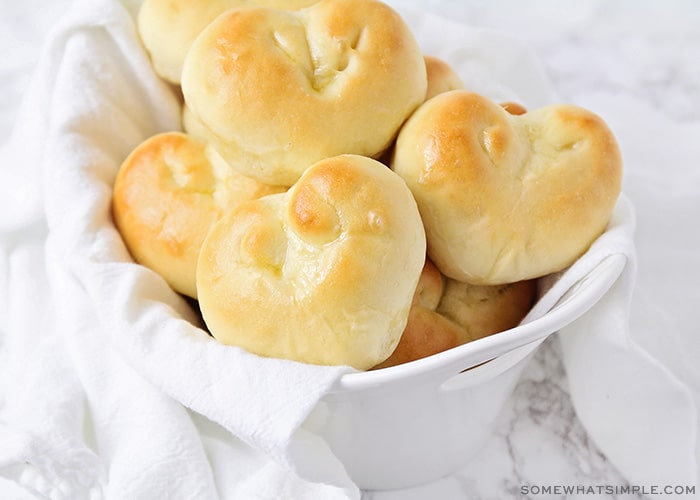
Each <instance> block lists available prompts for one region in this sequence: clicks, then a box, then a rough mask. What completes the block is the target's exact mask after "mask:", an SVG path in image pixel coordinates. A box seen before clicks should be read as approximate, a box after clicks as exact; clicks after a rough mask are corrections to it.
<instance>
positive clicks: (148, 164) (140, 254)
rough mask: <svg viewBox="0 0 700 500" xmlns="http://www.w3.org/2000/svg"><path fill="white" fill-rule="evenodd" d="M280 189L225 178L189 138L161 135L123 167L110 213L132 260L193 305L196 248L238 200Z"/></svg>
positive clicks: (223, 168) (229, 174)
mask: <svg viewBox="0 0 700 500" xmlns="http://www.w3.org/2000/svg"><path fill="white" fill-rule="evenodd" d="M281 189H282V188H278V187H274V186H266V185H263V184H261V183H259V182H257V181H254V180H253V179H249V178H246V177H244V176H242V175H240V174H238V173H236V172H233V171H231V169H230V168H229V167H228V166H227V165H225V164H224V163H223V161H222V160H220V159H217V158H216V154H215V152H214V151H212V150H210V149H208V148H207V147H206V145H205V143H204V142H202V141H200V140H198V139H195V138H193V137H192V136H188V135H186V134H183V133H180V132H166V133H162V134H157V135H154V136H152V137H150V138H148V139H147V140H145V141H144V142H143V143H141V144H140V145H139V146H138V147H136V148H135V149H134V150H133V151H132V152H131V154H130V155H129V156H128V157H127V158H126V159H125V161H124V162H123V163H122V165H121V168H120V170H119V173H118V175H117V178H116V180H115V184H114V195H113V198H112V213H113V216H114V221H115V224H116V226H117V229H118V230H119V232H120V234H121V236H122V238H123V240H124V242H125V244H126V246H127V248H128V249H129V251H130V252H131V254H132V256H133V257H134V259H135V260H136V261H137V262H139V263H141V264H143V265H145V266H146V267H149V268H151V269H153V270H154V271H156V272H157V273H158V274H160V275H161V276H163V278H164V279H165V280H166V281H167V282H168V284H170V286H172V288H173V289H175V290H176V291H178V292H180V293H183V294H185V295H188V296H190V297H193V298H196V297H197V292H196V289H195V268H196V263H197V257H198V255H199V248H200V246H201V244H202V241H204V237H205V236H206V234H207V232H208V231H209V228H210V227H211V225H212V224H213V223H214V221H215V220H216V219H218V218H219V217H220V215H221V214H222V213H223V212H224V211H225V210H227V209H229V208H231V207H232V206H235V205H236V204H237V203H240V202H241V201H242V200H245V199H250V198H255V197H258V196H262V195H264V194H268V193H271V192H279V191H280V190H281Z"/></svg>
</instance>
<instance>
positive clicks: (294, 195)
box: [197, 155, 425, 369]
mask: <svg viewBox="0 0 700 500" xmlns="http://www.w3.org/2000/svg"><path fill="white" fill-rule="evenodd" d="M424 258H425V233H424V231H423V225H422V223H421V220H420V215H419V213H418V208H417V207H416V204H415V201H414V200H413V197H412V196H411V193H410V191H409V190H408V188H407V187H406V185H405V183H404V182H403V181H402V180H401V178H400V177H398V176H397V175H396V174H395V173H394V172H392V171H391V170H390V169H388V168H387V167H385V166H384V165H382V164H381V163H379V162H378V161H376V160H373V159H370V158H366V157H362V156H356V155H341V156H337V157H333V158H328V159H325V160H322V161H320V162H318V163H316V164H314V165H313V166H311V167H310V168H309V169H308V170H307V171H306V172H305V173H304V174H303V175H302V177H301V178H300V179H299V181H298V182H297V183H296V184H294V186H292V187H291V188H290V190H289V191H288V192H286V193H283V194H276V195H270V196H266V197H263V198H260V199H258V200H254V201H250V202H247V203H244V204H242V205H241V206H239V207H238V208H237V209H235V210H234V211H232V212H230V213H229V214H228V215H226V216H224V217H222V218H221V219H220V220H219V221H218V222H217V223H216V224H215V225H214V227H213V228H212V230H211V232H210V233H209V235H208V236H207V238H206V240H205V242H204V244H203V246H202V251H201V254H200V257H199V265H198V267H197V290H198V294H199V305H200V308H201V311H202V316H203V318H204V321H205V323H206V325H207V327H208V328H209V330H210V332H211V334H212V335H213V336H214V338H216V339H217V340H219V341H220V342H222V343H224V344H230V345H234V346H238V347H242V348H243V349H246V350H248V351H249V352H252V353H255V354H258V355H262V356H268V357H275V358H284V359H291V360H295V361H301V362H306V363H311V364H320V365H349V366H353V367H355V368H357V369H368V368H371V367H372V366H374V365H376V364H378V363H380V362H381V361H383V360H384V359H386V358H387V357H389V355H390V354H391V352H392V351H393V350H394V348H395V347H396V344H397V343H398V341H399V337H400V336H401V332H402V331H403V328H404V326H405V324H406V321H407V316H408V311H409V308H410V306H411V301H412V297H413V293H414V290H415V288H416V284H417V282H418V278H419V276H420V273H421V268H422V267H423V261H424Z"/></svg>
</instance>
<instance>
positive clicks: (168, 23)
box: [137, 0, 318, 84]
mask: <svg viewBox="0 0 700 500" xmlns="http://www.w3.org/2000/svg"><path fill="white" fill-rule="evenodd" d="M317 1H318V0H252V1H251V0H248V1H245V0H206V1H202V0H145V1H144V2H143V3H142V4H141V7H140V9H139V14H138V18H137V27H138V32H139V36H140V37H141V41H142V42H143V45H144V47H145V48H146V50H147V51H148V53H149V55H150V57H151V62H152V64H153V68H154V70H155V71H156V73H158V75H159V76H161V77H162V78H164V79H166V80H168V81H170V82H171V83H175V84H179V83H180V76H181V74H182V66H183V63H184V61H185V55H186V54H187V51H188V50H189V48H190V45H192V42H193V41H194V39H195V38H197V35H199V33H201V31H202V30H203V29H204V28H206V27H207V25H208V24H209V23H211V22H212V21H213V20H214V19H216V18H217V16H219V15H220V14H223V13H224V12H226V11H227V10H230V9H233V8H238V7H245V6H248V5H256V6H260V7H270V8H275V9H290V10H296V9H300V8H303V7H308V6H309V5H311V4H313V3H316V2H317Z"/></svg>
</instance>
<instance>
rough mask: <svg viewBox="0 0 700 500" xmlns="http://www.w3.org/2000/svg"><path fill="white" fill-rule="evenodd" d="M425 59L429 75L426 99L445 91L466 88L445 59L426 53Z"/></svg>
mask: <svg viewBox="0 0 700 500" xmlns="http://www.w3.org/2000/svg"><path fill="white" fill-rule="evenodd" d="M423 59H424V60H425V69H426V74H427V77H428V88H427V90H426V92H425V100H426V101H427V100H428V99H430V98H431V97H435V96H436V95H438V94H442V93H443V92H448V91H450V90H456V89H462V88H464V84H463V83H462V79H461V78H460V77H459V75H458V74H457V72H456V71H455V70H454V69H453V68H452V67H451V66H450V65H449V64H447V63H446V62H445V61H443V60H442V59H440V58H438V57H435V56H431V55H425V56H423Z"/></svg>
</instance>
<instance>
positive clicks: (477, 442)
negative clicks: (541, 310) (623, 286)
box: [304, 255, 626, 489]
mask: <svg viewBox="0 0 700 500" xmlns="http://www.w3.org/2000/svg"><path fill="white" fill-rule="evenodd" d="M625 262H626V260H625V258H624V257H623V256H622V255H612V256H609V257H606V258H605V259H604V260H602V261H601V262H600V263H599V264H598V266H597V267H595V268H594V269H593V271H592V272H590V273H589V274H588V275H586V276H585V277H584V278H583V279H582V280H580V281H579V282H578V283H577V284H576V285H575V286H574V287H572V288H571V289H570V290H569V291H568V292H567V293H566V294H565V295H564V296H562V298H561V299H560V300H559V301H558V302H557V304H556V305H555V306H554V307H553V308H552V309H551V310H550V311H549V312H548V313H546V314H545V315H543V316H542V317H540V318H538V319H535V320H533V321H531V322H529V323H524V324H522V325H520V326H517V327H515V328H513V329H510V330H507V331H505V332H501V333H498V334H496V335H492V336H490V337H486V338H483V339H479V340H477V341H474V342H471V343H468V344H465V345H462V346H460V347H456V348H454V349H451V350H448V351H445V352H442V353H440V354H436V355H433V356H430V357H428V358H424V359H421V360H418V361H413V362H411V363H406V364H403V365H399V366H394V367H390V368H384V369H382V370H377V371H368V372H361V373H349V374H346V375H345V376H343V377H342V378H341V379H340V381H339V383H338V384H337V386H336V387H335V388H334V389H333V390H332V391H331V392H330V393H329V394H327V395H326V397H325V398H324V399H323V400H322V401H321V403H320V404H319V405H318V407H317V408H316V409H315V410H314V411H313V412H312V414H311V415H310V417H309V419H308V420H307V422H306V423H305V424H304V425H305V426H306V427H307V428H309V429H310V430H313V431H314V432H317V433H318V434H320V435H322V436H323V437H324V438H325V439H326V440H327V442H328V443H329V445H330V447H331V449H332V450H333V452H334V453H335V454H336V456H338V458H339V459H340V460H341V461H342V462H343V464H344V465H345V467H346V470H347V472H348V473H349V475H350V477H351V478H352V479H353V480H354V481H355V482H356V484H357V485H358V486H360V487H361V488H363V489H397V488H406V487H410V486H415V485H418V484H422V483H426V482H429V481H432V480H436V479H438V478H440V477H443V476H445V475H448V474H450V473H452V472H454V471H455V470H457V469H458V468H460V467H461V466H462V465H464V464H465V462H466V461H467V460H468V459H469V458H470V457H472V456H473V455H474V454H475V453H476V452H478V451H479V449H480V448H481V447H482V446H483V445H484V444H485V442H486V440H487V439H488V438H489V437H490V436H491V434H492V428H493V425H494V424H495V421H496V417H497V416H498V414H499V412H500V410H501V408H502V406H503V404H504V402H505V401H506V399H507V398H508V397H509V396H510V395H511V393H512V391H513V389H514V387H515V384H516V383H517V381H518V378H519V376H520V373H521V372H522V370H523V368H524V367H525V365H526V362H527V360H528V359H529V358H530V357H531V355H532V354H533V353H534V351H535V349H536V348H537V346H539V345H540V343H541V342H542V341H544V340H545V339H546V338H547V337H548V336H549V335H551V334H552V333H554V332H557V331H558V330H559V329H560V328H562V327H565V326H566V325H568V324H570V323H572V322H573V321H575V320H576V319H577V318H578V317H579V316H581V315H582V314H584V313H585V312H586V311H588V310H589V309H590V308H591V307H592V306H593V305H594V304H595V303H596V302H598V300H600V298H601V297H602V296H603V295H604V294H605V293H606V292H607V291H608V289H609V288H610V287H611V286H612V285H613V283H614V282H615V280H616V279H617V278H618V276H619V275H620V273H621V271H622V269H623V267H624V266H625Z"/></svg>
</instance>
